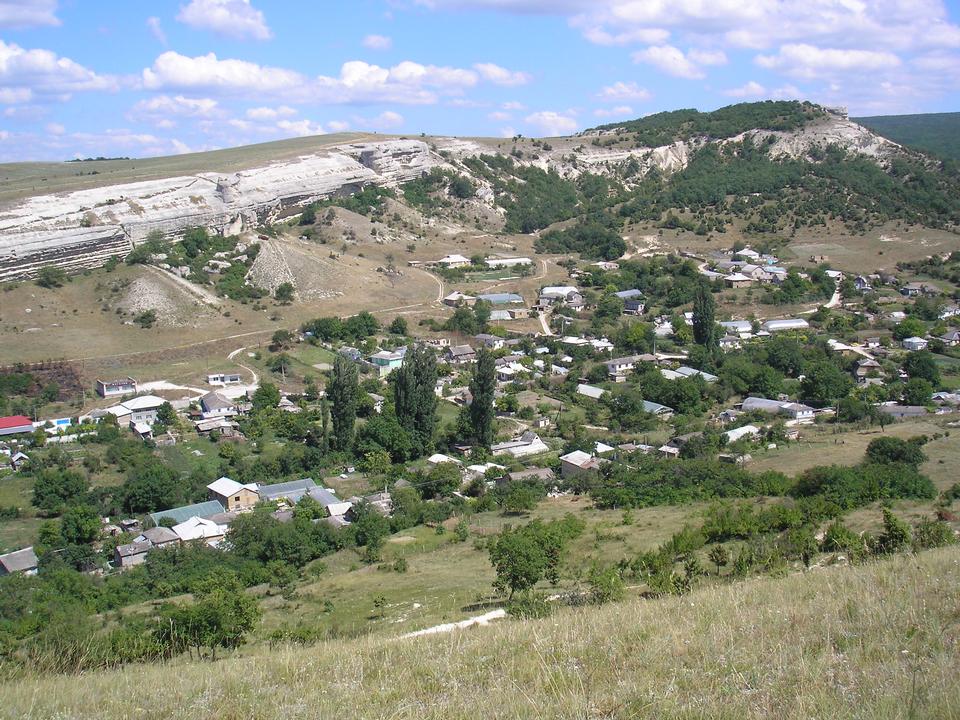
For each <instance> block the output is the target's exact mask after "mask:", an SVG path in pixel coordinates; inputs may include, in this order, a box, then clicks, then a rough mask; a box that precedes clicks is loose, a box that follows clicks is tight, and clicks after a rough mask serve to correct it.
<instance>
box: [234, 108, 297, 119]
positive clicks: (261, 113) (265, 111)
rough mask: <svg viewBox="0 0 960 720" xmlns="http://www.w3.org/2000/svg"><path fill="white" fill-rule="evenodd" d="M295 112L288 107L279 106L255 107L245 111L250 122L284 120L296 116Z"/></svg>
mask: <svg viewBox="0 0 960 720" xmlns="http://www.w3.org/2000/svg"><path fill="white" fill-rule="evenodd" d="M296 114H297V111H296V110H294V109H293V108H292V107H290V106H289V105H281V106H280V107H277V108H271V107H255V108H249V109H248V110H247V113H246V115H247V117H248V118H250V119H251V120H276V119H277V118H285V117H291V116H293V115H296Z"/></svg>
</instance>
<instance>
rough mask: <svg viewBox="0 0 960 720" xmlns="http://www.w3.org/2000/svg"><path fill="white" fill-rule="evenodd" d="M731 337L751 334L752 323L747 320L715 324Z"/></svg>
mask: <svg viewBox="0 0 960 720" xmlns="http://www.w3.org/2000/svg"><path fill="white" fill-rule="evenodd" d="M717 324H718V325H719V326H720V327H722V328H724V329H725V330H726V331H727V332H728V333H730V334H731V335H740V336H741V337H742V336H743V335H749V334H751V333H752V332H753V323H752V322H750V321H749V320H726V321H724V322H721V323H717Z"/></svg>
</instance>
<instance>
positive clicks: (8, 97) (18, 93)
mask: <svg viewBox="0 0 960 720" xmlns="http://www.w3.org/2000/svg"><path fill="white" fill-rule="evenodd" d="M32 97H33V92H32V91H31V90H30V88H28V87H20V88H10V87H0V105H19V104H20V103H25V102H30V99H31V98H32Z"/></svg>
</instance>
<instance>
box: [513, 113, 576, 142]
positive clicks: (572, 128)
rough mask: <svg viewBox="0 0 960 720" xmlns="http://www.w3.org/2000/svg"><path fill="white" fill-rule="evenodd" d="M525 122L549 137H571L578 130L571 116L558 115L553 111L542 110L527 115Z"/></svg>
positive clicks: (566, 114) (565, 114)
mask: <svg viewBox="0 0 960 720" xmlns="http://www.w3.org/2000/svg"><path fill="white" fill-rule="evenodd" d="M524 121H525V122H526V123H527V124H528V125H532V126H533V127H534V128H536V129H537V131H539V132H540V133H541V134H542V135H544V136H547V137H556V136H558V135H570V134H572V133H574V132H576V130H577V121H576V120H575V119H574V118H573V117H571V116H570V114H568V113H558V112H554V111H553V110H542V111H540V112H535V113H533V114H532V115H527V116H526V117H525V118H524Z"/></svg>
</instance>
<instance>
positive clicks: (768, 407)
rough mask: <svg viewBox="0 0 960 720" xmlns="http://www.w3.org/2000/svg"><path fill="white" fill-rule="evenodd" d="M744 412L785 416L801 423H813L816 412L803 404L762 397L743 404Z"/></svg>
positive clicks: (741, 405)
mask: <svg viewBox="0 0 960 720" xmlns="http://www.w3.org/2000/svg"><path fill="white" fill-rule="evenodd" d="M740 409H741V410H743V411H744V412H762V413H767V414H770V415H785V416H787V417H788V418H790V419H791V420H795V421H797V422H799V423H812V422H813V415H814V410H813V408H812V407H809V406H807V405H803V404H801V403H795V402H788V401H782V400H768V399H767V398H762V397H748V398H746V399H745V400H744V401H743V402H742V403H741V404H740Z"/></svg>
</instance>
